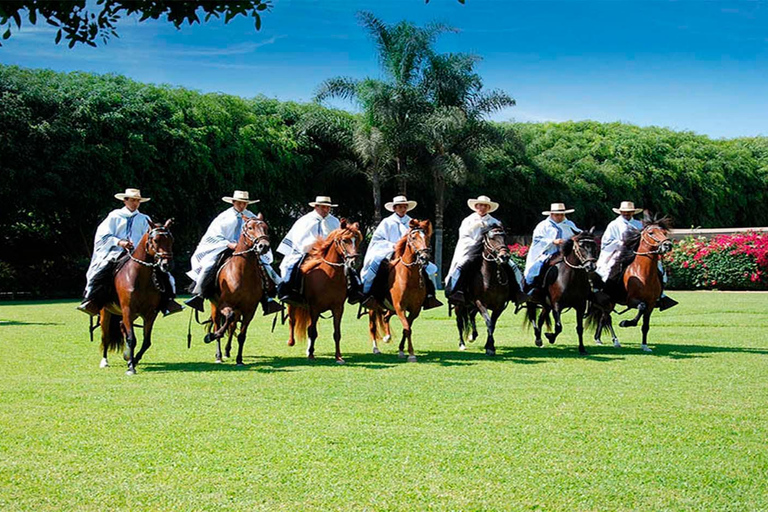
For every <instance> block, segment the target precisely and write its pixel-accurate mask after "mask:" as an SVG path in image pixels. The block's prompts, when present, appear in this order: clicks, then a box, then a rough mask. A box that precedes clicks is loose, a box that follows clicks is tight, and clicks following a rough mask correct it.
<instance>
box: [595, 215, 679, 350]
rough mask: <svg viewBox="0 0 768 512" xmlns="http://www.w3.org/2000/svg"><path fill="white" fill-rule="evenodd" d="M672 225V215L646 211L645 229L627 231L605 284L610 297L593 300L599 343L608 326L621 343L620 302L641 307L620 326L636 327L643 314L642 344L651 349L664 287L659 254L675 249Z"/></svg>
mask: <svg viewBox="0 0 768 512" xmlns="http://www.w3.org/2000/svg"><path fill="white" fill-rule="evenodd" d="M669 229H670V226H669V219H667V218H666V217H662V218H658V217H657V218H655V219H654V218H652V217H651V216H650V214H648V212H646V213H645V214H644V216H643V229H642V230H637V229H630V230H627V231H626V232H625V233H624V239H623V240H622V248H621V252H620V253H619V256H618V258H617V262H616V264H615V265H614V267H613V269H612V270H611V275H610V276H609V278H608V282H607V283H606V286H605V295H606V296H607V297H608V298H607V300H604V301H601V303H600V304H593V307H592V308H591V309H590V315H589V321H590V322H591V323H594V324H596V326H597V328H596V331H595V343H598V344H602V341H601V340H600V335H601V333H602V331H603V329H605V328H608V329H609V330H610V332H611V336H612V337H613V344H614V346H621V345H620V344H619V339H618V337H617V336H616V333H615V332H614V330H613V323H612V322H611V311H613V309H614V307H615V305H616V304H623V305H626V306H627V309H631V308H637V315H635V317H634V318H633V319H632V320H622V321H621V322H620V323H619V326H620V327H634V326H636V325H637V323H638V321H639V320H640V317H641V316H642V317H643V325H642V327H641V328H640V329H641V331H642V333H643V341H642V345H641V348H642V350H643V351H644V352H651V349H650V348H649V347H648V330H649V329H650V320H651V313H652V312H653V308H654V307H655V306H656V302H657V301H658V299H659V296H660V295H661V292H662V289H663V283H662V281H661V276H660V273H659V269H658V265H659V258H660V257H661V256H662V255H663V254H665V253H667V252H669V251H671V250H672V241H671V240H670V239H669V237H668V232H669Z"/></svg>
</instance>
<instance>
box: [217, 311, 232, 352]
mask: <svg viewBox="0 0 768 512" xmlns="http://www.w3.org/2000/svg"><path fill="white" fill-rule="evenodd" d="M221 315H223V316H224V323H223V324H222V326H221V327H219V329H218V330H217V331H216V332H214V333H213V339H215V340H216V362H217V363H221V362H222V361H223V358H222V354H221V338H222V337H223V336H224V333H225V332H226V331H227V329H228V328H229V326H230V325H231V324H232V321H233V320H234V317H235V313H234V311H232V309H230V308H223V309H222V310H221Z"/></svg>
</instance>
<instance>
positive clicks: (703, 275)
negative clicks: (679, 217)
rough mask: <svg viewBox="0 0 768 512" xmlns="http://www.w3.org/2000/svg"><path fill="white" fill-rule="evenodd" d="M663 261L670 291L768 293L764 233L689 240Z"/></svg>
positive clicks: (766, 238)
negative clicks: (700, 289)
mask: <svg viewBox="0 0 768 512" xmlns="http://www.w3.org/2000/svg"><path fill="white" fill-rule="evenodd" d="M664 259H665V262H666V269H667V272H668V273H669V283H668V284H669V287H670V288H678V289H697V288H703V289H720V290H768V233H757V232H747V233H740V234H735V235H720V236H717V237H714V238H713V239H711V240H708V239H706V238H704V237H698V238H693V237H689V238H687V239H685V240H681V241H680V242H677V243H676V244H675V248H674V250H673V251H672V252H671V253H670V254H669V255H667V256H666V257H665V258H664Z"/></svg>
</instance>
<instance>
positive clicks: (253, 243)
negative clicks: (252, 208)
mask: <svg viewBox="0 0 768 512" xmlns="http://www.w3.org/2000/svg"><path fill="white" fill-rule="evenodd" d="M251 222H255V223H256V225H257V226H261V225H262V224H263V225H264V226H265V229H263V230H262V234H260V235H259V236H251V235H250V234H248V230H247V228H248V224H249V223H251ZM266 226H267V223H266V222H264V221H263V220H259V219H254V218H251V219H248V220H247V221H246V222H245V223H244V224H243V228H242V230H241V231H240V233H241V234H242V235H243V236H244V237H245V239H246V240H248V241H249V242H250V245H249V246H248V249H246V250H244V251H237V252H233V253H232V256H245V255H246V254H248V253H250V252H256V251H257V250H258V244H259V242H260V241H261V240H266V241H267V243H269V235H268V234H267V229H266Z"/></svg>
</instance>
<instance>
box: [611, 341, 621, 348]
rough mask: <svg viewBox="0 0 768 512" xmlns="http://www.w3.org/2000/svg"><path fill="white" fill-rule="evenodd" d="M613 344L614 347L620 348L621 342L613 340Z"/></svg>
mask: <svg viewBox="0 0 768 512" xmlns="http://www.w3.org/2000/svg"><path fill="white" fill-rule="evenodd" d="M613 346H614V347H615V348H621V343H619V340H613Z"/></svg>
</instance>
